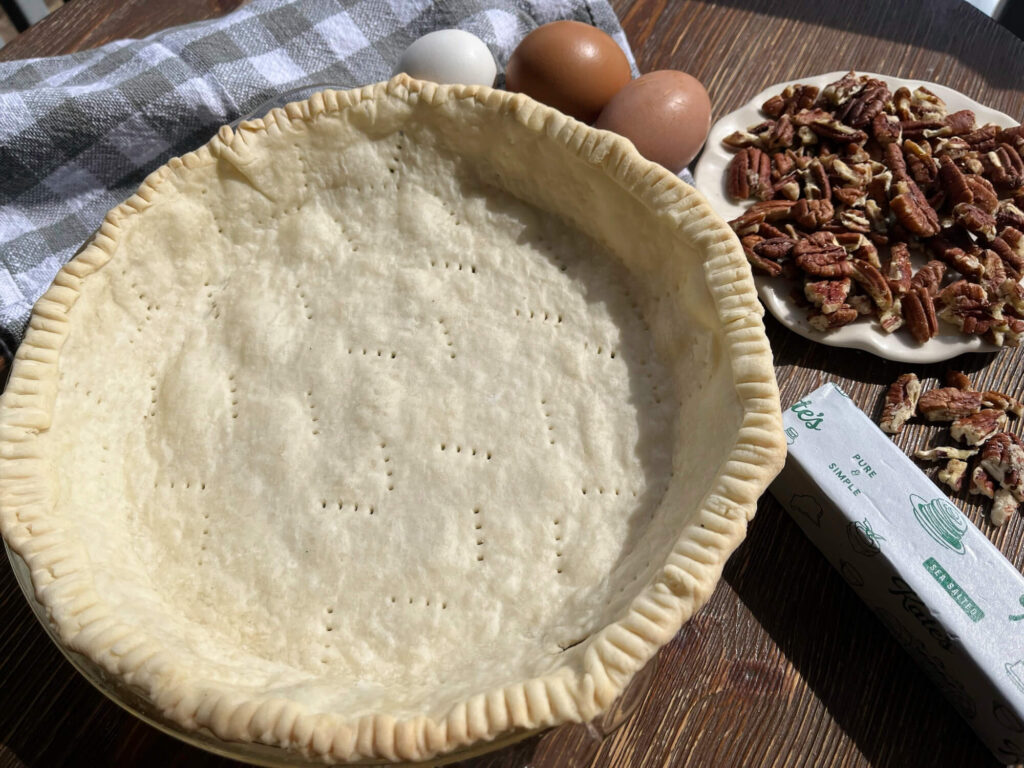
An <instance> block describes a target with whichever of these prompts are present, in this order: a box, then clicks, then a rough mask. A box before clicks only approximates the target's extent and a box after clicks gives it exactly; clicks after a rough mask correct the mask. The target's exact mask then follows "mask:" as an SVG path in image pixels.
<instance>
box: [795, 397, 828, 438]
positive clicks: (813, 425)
mask: <svg viewBox="0 0 1024 768" xmlns="http://www.w3.org/2000/svg"><path fill="white" fill-rule="evenodd" d="M810 406H811V401H810V400H801V401H800V402H799V403H793V405H792V407H790V409H789V410H791V411H792V412H793V413H795V414H796V417H797V418H798V419H800V421H802V422H803V423H804V426H805V427H807V428H808V429H813V430H814V431H815V432H820V431H821V422H822V421H824V419H825V412H824V411H818V412H817V413H815V412H814V408H811V407H810Z"/></svg>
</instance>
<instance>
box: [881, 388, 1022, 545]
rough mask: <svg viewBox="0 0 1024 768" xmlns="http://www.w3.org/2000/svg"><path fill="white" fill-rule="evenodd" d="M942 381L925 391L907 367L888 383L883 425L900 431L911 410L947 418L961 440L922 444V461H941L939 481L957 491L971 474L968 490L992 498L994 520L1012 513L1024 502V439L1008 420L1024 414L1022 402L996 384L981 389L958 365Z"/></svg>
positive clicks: (943, 420) (1000, 520)
mask: <svg viewBox="0 0 1024 768" xmlns="http://www.w3.org/2000/svg"><path fill="white" fill-rule="evenodd" d="M945 385H946V386H944V387H935V388H933V389H929V390H927V391H922V387H921V382H920V381H919V380H918V378H917V376H916V375H915V374H913V373H905V374H903V375H902V376H900V377H899V378H898V379H896V381H894V382H893V383H892V384H890V385H889V389H888V391H887V392H886V395H885V402H884V405H883V407H882V416H881V418H880V420H879V426H880V427H881V428H882V430H883V431H885V432H888V433H890V434H897V433H898V432H899V431H900V430H901V429H902V428H903V425H904V424H905V423H906V422H907V420H908V419H910V418H911V417H912V416H914V415H915V412H916V414H917V415H919V416H921V417H923V418H924V419H925V420H926V421H928V422H932V423H948V424H949V425H950V428H949V433H950V437H951V438H952V439H953V440H955V441H957V442H958V443H960V444H962V445H963V447H961V446H960V445H939V446H935V447H933V448H922V449H918V450H917V451H916V452H915V453H914V456H915V457H917V458H918V459H921V460H922V461H942V462H945V465H944V466H943V467H942V468H941V469H940V470H939V472H938V479H939V482H942V483H945V484H946V485H947V486H949V488H950V489H951V490H952V491H953V492H955V493H959V492H960V491H961V490H963V488H964V481H965V480H967V481H968V482H967V492H968V493H970V494H972V495H979V496H986V497H988V498H989V499H992V502H993V504H992V510H991V512H990V514H989V517H990V519H991V521H992V523H993V524H994V525H1002V524H1003V523H1005V522H1006V521H1007V520H1009V519H1010V517H1011V516H1012V514H1013V513H1014V512H1015V511H1016V509H1017V507H1018V505H1019V504H1020V503H1022V502H1024V442H1022V441H1021V440H1020V438H1018V437H1017V436H1016V435H1014V434H1013V433H1011V432H1007V431H1005V430H1006V426H1007V423H1008V421H1009V415H1010V414H1012V415H1014V416H1017V417H1020V416H1021V414H1022V413H1024V404H1022V403H1021V401H1020V400H1018V399H1017V398H1015V397H1011V396H1010V395H1007V394H1005V393H1003V392H997V391H994V390H985V391H979V390H977V389H975V388H974V386H973V385H972V384H971V380H970V379H969V378H968V377H967V376H966V375H965V374H963V373H962V372H960V371H949V372H948V373H947V374H946V380H945Z"/></svg>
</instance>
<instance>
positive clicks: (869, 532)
mask: <svg viewBox="0 0 1024 768" xmlns="http://www.w3.org/2000/svg"><path fill="white" fill-rule="evenodd" d="M846 537H847V538H848V539H849V540H850V546H851V547H853V551H854V552H856V553H857V554H858V555H864V557H874V556H875V555H877V554H878V553H879V552H881V551H882V548H881V547H880V546H878V542H880V541H885V536H880V535H879V534H878V533H876V532H875V530H874V529H873V528H872V527H871V523H870V522H868V519H867V518H866V517H865V518H864V519H863V520H858V521H856V522H853V523H850V524H849V525H847V526H846Z"/></svg>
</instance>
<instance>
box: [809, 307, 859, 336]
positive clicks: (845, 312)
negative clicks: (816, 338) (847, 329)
mask: <svg viewBox="0 0 1024 768" xmlns="http://www.w3.org/2000/svg"><path fill="white" fill-rule="evenodd" d="M858 317H860V313H859V312H857V310H856V309H854V308H853V307H850V306H842V307H840V308H839V309H837V310H836V311H835V312H831V313H829V314H827V315H826V314H824V313H823V312H819V311H813V312H811V314H810V315H808V316H807V322H808V324H809V325H810V326H811V327H812V328H814V329H815V330H816V331H830V330H832V329H834V328H842V327H843V326H844V325H849V324H850V323H852V322H853V321H854V320H856V319H857V318H858Z"/></svg>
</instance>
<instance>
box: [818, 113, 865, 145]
mask: <svg viewBox="0 0 1024 768" xmlns="http://www.w3.org/2000/svg"><path fill="white" fill-rule="evenodd" d="M807 127H808V128H810V129H811V130H812V131H814V132H815V133H816V134H818V136H819V137H821V138H822V139H826V140H828V141H834V142H836V143H841V144H860V143H861V142H862V141H867V138H868V135H867V134H866V133H864V131H861V130H858V129H857V128H851V127H850V126H848V125H843V124H842V123H841V122H839V121H838V120H836V119H835V118H834V117H831V116H829V117H828V118H826V119H821V118H819V119H817V120H812V121H811V122H810V123H809V124H808V126H807Z"/></svg>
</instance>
